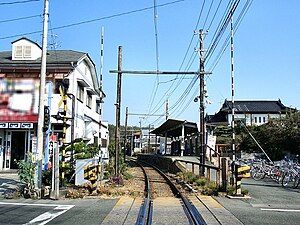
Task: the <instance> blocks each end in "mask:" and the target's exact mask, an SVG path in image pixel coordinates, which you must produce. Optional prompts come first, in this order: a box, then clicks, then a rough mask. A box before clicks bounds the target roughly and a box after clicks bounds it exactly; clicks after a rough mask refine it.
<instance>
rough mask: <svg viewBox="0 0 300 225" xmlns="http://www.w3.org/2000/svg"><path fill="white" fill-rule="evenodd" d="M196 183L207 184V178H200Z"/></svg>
mask: <svg viewBox="0 0 300 225" xmlns="http://www.w3.org/2000/svg"><path fill="white" fill-rule="evenodd" d="M195 183H196V185H197V186H201V187H204V186H205V184H206V179H205V178H199V179H197V180H196V181H195Z"/></svg>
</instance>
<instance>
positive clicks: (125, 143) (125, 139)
mask: <svg viewBox="0 0 300 225" xmlns="http://www.w3.org/2000/svg"><path fill="white" fill-rule="evenodd" d="M127 121H128V107H126V115H125V135H124V137H125V138H124V163H125V160H126V147H127Z"/></svg>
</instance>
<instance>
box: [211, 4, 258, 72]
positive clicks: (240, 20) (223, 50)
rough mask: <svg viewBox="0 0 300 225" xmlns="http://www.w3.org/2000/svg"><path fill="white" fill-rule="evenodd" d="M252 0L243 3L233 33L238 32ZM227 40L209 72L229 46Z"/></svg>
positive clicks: (228, 37) (227, 39)
mask: <svg viewBox="0 0 300 225" xmlns="http://www.w3.org/2000/svg"><path fill="white" fill-rule="evenodd" d="M252 3H253V0H247V2H246V3H245V5H244V7H243V9H242V10H241V12H240V14H239V16H238V18H237V20H236V22H235V23H234V33H236V31H237V30H238V28H239V26H240V24H241V22H242V20H243V19H244V17H245V15H246V13H247V12H248V10H249V8H250V6H251V5H252ZM229 39H230V35H228V36H227V38H226V40H225V41H224V43H223V45H222V48H221V50H220V51H219V53H218V55H217V56H216V58H215V60H214V61H213V63H212V66H211V68H210V71H213V70H214V69H215V67H216V66H217V64H218V63H219V61H220V60H221V58H222V56H223V54H224V52H225V51H226V49H227V47H228V45H229Z"/></svg>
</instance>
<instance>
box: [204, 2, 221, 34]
mask: <svg viewBox="0 0 300 225" xmlns="http://www.w3.org/2000/svg"><path fill="white" fill-rule="evenodd" d="M221 3H222V0H220V1H219V4H218V6H217V9H216V11H215V13H214V15H213V18H212V20H211V22H210V24H209V25H208V28H207V30H209V29H210V27H211V25H212V23H213V21H214V20H215V17H216V15H217V13H218V11H219V8H220V5H221Z"/></svg>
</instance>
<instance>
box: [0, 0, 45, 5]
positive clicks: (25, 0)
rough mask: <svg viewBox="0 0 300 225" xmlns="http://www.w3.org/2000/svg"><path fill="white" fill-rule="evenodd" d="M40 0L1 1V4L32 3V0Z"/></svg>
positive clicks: (37, 0)
mask: <svg viewBox="0 0 300 225" xmlns="http://www.w3.org/2000/svg"><path fill="white" fill-rule="evenodd" d="M39 1H41V0H24V1H13V2H2V3H0V6H1V5H16V4H24V3H32V2H39Z"/></svg>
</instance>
